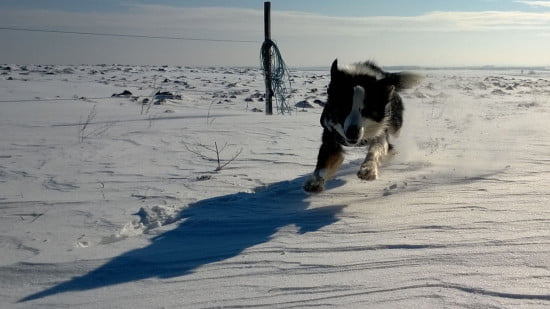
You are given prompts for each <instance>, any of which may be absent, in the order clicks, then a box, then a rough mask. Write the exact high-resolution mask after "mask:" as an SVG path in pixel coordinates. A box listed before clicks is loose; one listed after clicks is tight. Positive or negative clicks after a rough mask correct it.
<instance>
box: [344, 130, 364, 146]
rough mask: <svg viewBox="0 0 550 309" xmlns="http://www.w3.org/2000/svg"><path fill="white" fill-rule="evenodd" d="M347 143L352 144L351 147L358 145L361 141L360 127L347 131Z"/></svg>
mask: <svg viewBox="0 0 550 309" xmlns="http://www.w3.org/2000/svg"><path fill="white" fill-rule="evenodd" d="M345 134H346V141H347V142H348V143H349V144H351V145H355V144H357V143H359V141H360V140H361V137H362V136H361V135H362V134H361V127H359V126H349V127H348V128H347V129H346V132H345Z"/></svg>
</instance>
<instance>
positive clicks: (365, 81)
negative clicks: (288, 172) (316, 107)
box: [304, 60, 420, 192]
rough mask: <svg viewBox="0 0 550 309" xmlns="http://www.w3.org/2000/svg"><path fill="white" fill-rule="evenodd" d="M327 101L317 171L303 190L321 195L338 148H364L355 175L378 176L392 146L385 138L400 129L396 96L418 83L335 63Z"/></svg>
mask: <svg viewBox="0 0 550 309" xmlns="http://www.w3.org/2000/svg"><path fill="white" fill-rule="evenodd" d="M330 77H331V80H330V84H329V86H328V101H327V104H326V105H325V108H324V110H323V113H322V115H321V125H322V126H323V137H322V144H321V148H320V150H319V155H318V157H317V166H316V167H315V171H314V172H313V174H312V175H311V176H310V177H309V178H308V179H307V180H306V182H305V184H304V190H305V191H307V192H321V191H323V190H324V186H325V182H326V180H327V179H329V178H330V177H331V176H332V175H333V174H334V173H335V172H336V170H338V168H339V167H340V165H341V164H342V162H343V160H344V150H343V147H342V146H368V147H369V150H368V153H367V156H366V158H365V160H364V161H363V163H362V164H361V167H360V169H359V172H358V173H357V176H358V177H359V178H361V179H364V180H374V179H376V178H377V177H378V166H379V164H380V162H381V160H382V159H384V157H386V156H387V155H388V154H390V153H391V152H392V150H393V146H392V145H391V144H390V143H389V134H392V135H397V134H398V133H399V130H400V129H401V126H402V124H403V110H404V108H403V102H402V100H401V97H400V96H399V94H398V92H399V91H400V90H403V89H406V88H410V87H412V86H414V85H415V84H416V83H417V82H418V81H419V79H420V78H419V76H418V75H416V74H413V73H407V72H400V73H388V72H385V71H383V70H382V69H381V68H380V67H378V66H377V65H376V64H374V63H373V62H369V61H367V62H362V63H356V64H353V65H350V66H348V67H346V68H343V69H341V68H339V67H338V60H334V62H333V63H332V67H331V70H330Z"/></svg>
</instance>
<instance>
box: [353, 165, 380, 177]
mask: <svg viewBox="0 0 550 309" xmlns="http://www.w3.org/2000/svg"><path fill="white" fill-rule="evenodd" d="M357 177H359V178H361V179H363V180H376V179H378V167H377V166H376V164H365V165H364V166H361V169H360V170H359V172H357Z"/></svg>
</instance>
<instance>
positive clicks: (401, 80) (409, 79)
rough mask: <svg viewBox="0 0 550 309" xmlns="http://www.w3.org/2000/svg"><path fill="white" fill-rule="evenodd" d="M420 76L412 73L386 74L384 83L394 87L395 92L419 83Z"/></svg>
mask: <svg viewBox="0 0 550 309" xmlns="http://www.w3.org/2000/svg"><path fill="white" fill-rule="evenodd" d="M422 79H423V77H422V75H420V74H417V73H412V72H399V73H386V78H384V80H385V82H387V83H388V84H389V85H393V86H395V90H397V91H400V90H403V89H409V88H412V87H414V86H416V85H418V84H419V83H420V81H421V80H422Z"/></svg>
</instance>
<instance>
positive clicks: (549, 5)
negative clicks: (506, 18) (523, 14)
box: [516, 1, 550, 8]
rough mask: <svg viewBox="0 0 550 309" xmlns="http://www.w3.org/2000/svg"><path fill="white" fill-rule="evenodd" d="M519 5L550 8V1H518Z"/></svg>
mask: <svg viewBox="0 0 550 309" xmlns="http://www.w3.org/2000/svg"><path fill="white" fill-rule="evenodd" d="M516 2H517V3H523V4H527V5H529V6H537V7H539V6H540V7H546V8H550V1H516Z"/></svg>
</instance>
